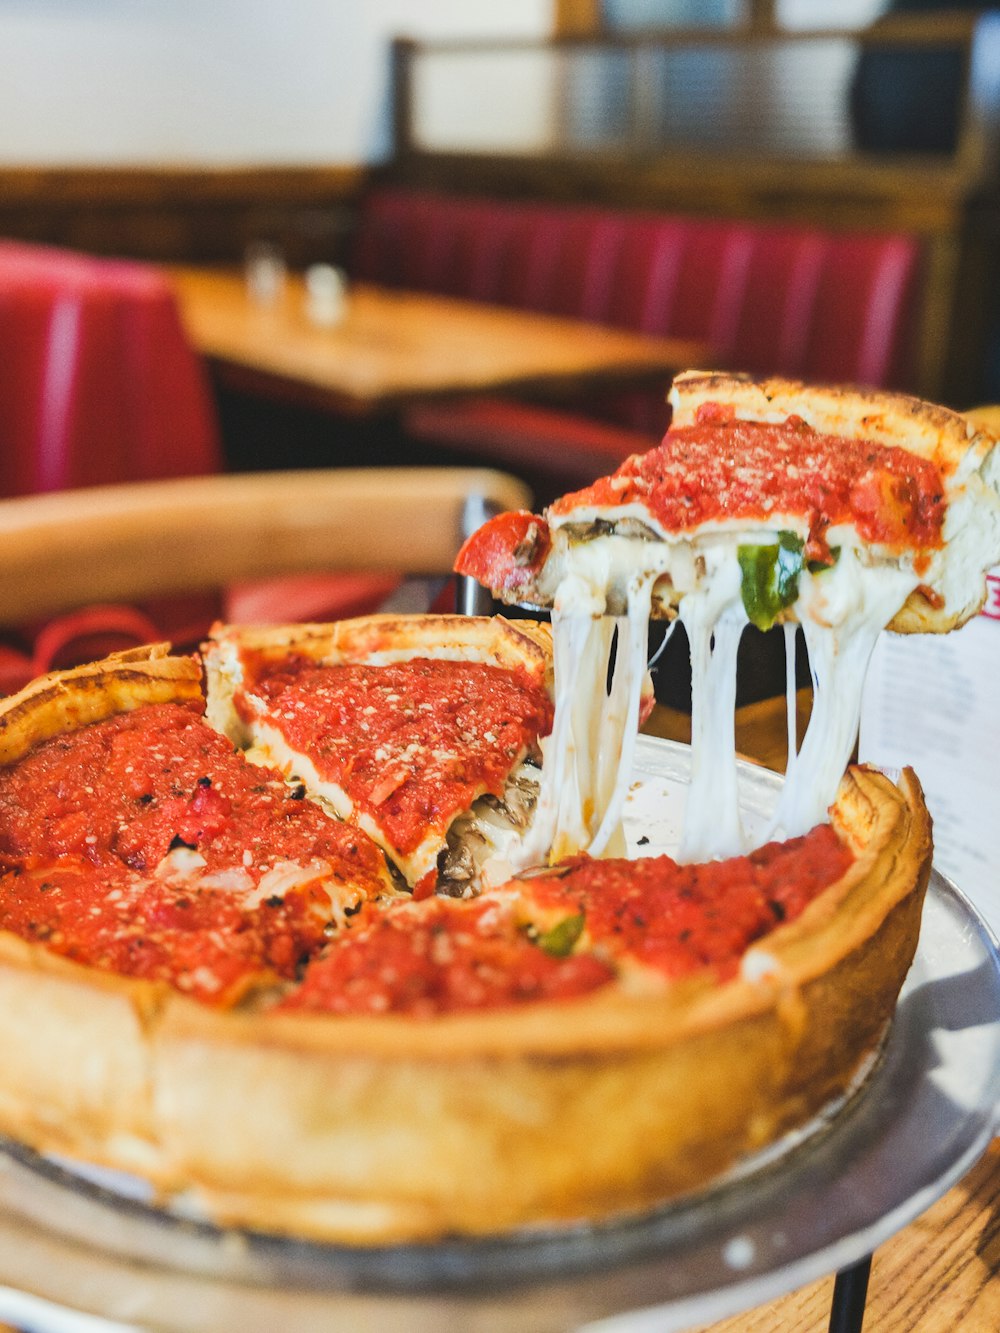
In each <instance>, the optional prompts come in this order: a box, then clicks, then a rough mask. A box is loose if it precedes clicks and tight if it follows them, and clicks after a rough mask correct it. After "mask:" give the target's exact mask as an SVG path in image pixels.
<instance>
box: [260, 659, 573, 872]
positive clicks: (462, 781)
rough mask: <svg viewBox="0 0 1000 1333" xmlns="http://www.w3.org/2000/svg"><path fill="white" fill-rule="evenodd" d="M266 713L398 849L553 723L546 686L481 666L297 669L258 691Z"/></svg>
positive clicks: (505, 769)
mask: <svg viewBox="0 0 1000 1333" xmlns="http://www.w3.org/2000/svg"><path fill="white" fill-rule="evenodd" d="M253 689H254V691H255V692H256V693H257V694H259V695H261V696H263V697H264V698H265V699H266V701H267V706H268V715H267V720H268V721H269V722H270V723H271V724H272V725H273V726H274V727H276V728H277V729H278V730H279V731H280V732H281V734H282V736H283V737H284V739H285V741H286V742H287V744H288V745H289V746H290V747H291V748H292V749H293V750H295V751H297V752H299V753H301V754H304V755H307V756H308V757H309V758H310V759H311V761H312V763H313V765H314V767H315V768H316V770H317V772H318V774H319V776H320V778H322V779H323V780H324V781H328V782H334V783H336V784H337V785H338V786H340V787H341V788H342V789H343V790H344V791H345V792H346V793H347V794H348V796H349V797H350V798H351V800H352V802H353V803H354V805H355V806H356V807H357V808H358V809H359V810H361V811H364V812H365V813H367V814H368V815H370V816H371V817H372V818H373V819H374V820H375V821H376V823H377V824H378V826H379V827H380V828H381V829H382V830H384V832H385V834H386V835H387V837H388V838H389V840H390V841H391V843H392V845H393V846H394V847H396V848H398V849H399V851H400V852H402V853H403V854H407V853H409V852H412V851H414V850H415V849H416V848H417V847H419V846H420V844H421V843H422V842H423V841H424V840H425V838H426V837H427V835H428V834H429V833H437V834H440V833H442V832H443V831H444V830H445V829H446V828H447V826H448V824H449V823H450V822H451V820H452V819H453V818H454V816H455V815H456V814H457V813H458V812H460V811H462V810H466V809H468V807H469V805H470V804H471V803H472V801H473V800H474V799H475V798H476V797H477V796H478V795H480V794H481V793H483V792H490V793H492V794H493V795H494V796H500V795H502V794H503V790H504V786H505V783H506V779H507V776H508V774H509V773H510V770H511V768H512V767H513V766H514V764H515V763H516V762H517V761H518V760H519V759H520V758H522V757H523V756H524V755H525V754H526V753H527V751H528V750H529V749H530V748H531V747H532V746H533V745H534V743H535V741H536V739H537V737H538V736H540V735H545V734H547V732H548V731H549V730H550V729H551V726H552V704H551V701H550V699H549V697H548V694H547V693H546V691H545V689H544V687H543V686H542V685H541V684H538V683H536V682H534V681H532V680H531V679H529V678H528V676H527V675H526V674H524V673H519V672H515V671H507V670H504V669H503V668H500V667H495V666H488V665H486V664H484V663H479V662H451V661H440V660H437V659H433V660H432V659H427V658H418V659H415V660H413V661H408V662H400V663H397V664H394V665H388V666H351V665H345V666H320V667H315V666H313V667H308V666H304V665H300V666H299V668H298V669H297V670H296V669H294V668H293V669H291V670H289V669H281V670H279V671H276V672H274V673H272V674H270V675H266V676H264V678H263V679H261V680H259V681H257V682H256V683H255V684H254V686H253Z"/></svg>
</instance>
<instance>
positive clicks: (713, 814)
mask: <svg viewBox="0 0 1000 1333" xmlns="http://www.w3.org/2000/svg"><path fill="white" fill-rule="evenodd" d="M727 566H729V567H730V568H729V570H727ZM733 567H734V568H735V573H736V592H735V596H733V595H732V594H731V590H730V596H729V597H728V598H724V593H725V589H726V588H727V586H729V585H731V583H732V573H731V572H730V570H731V568H733ZM727 572H729V578H728V579H727V578H726V577H725V575H726V573H727ZM680 617H681V619H682V620H683V621H684V627H685V629H686V630H687V632H688V639H689V641H690V645H691V780H690V785H689V787H688V794H687V806H686V809H685V814H684V830H683V834H682V837H681V845H680V849H679V852H678V859H679V860H681V861H707V860H709V859H710V858H711V857H713V856H738V855H739V854H740V853H742V852H743V851H744V850H745V848H746V837H745V834H744V832H743V824H742V820H741V819H740V806H739V793H738V788H737V767H736V723H735V712H736V653H737V650H738V648H739V643H740V638H741V636H742V634H743V630H744V628H745V626H746V624H747V615H746V611H745V610H744V608H743V602H742V599H741V598H740V595H739V566H738V564H737V563H736V561H735V560H732V561H731V562H728V561H727V562H725V563H722V564H719V565H718V566H717V577H715V578H712V579H706V582H705V586H704V588H703V589H702V590H701V591H699V592H695V593H688V594H687V596H686V597H683V598H682V599H681V604H680ZM713 640H714V643H713Z"/></svg>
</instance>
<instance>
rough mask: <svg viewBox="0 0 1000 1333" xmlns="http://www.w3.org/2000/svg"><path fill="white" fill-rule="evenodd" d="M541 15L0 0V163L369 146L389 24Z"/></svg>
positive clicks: (419, 30)
mask: <svg viewBox="0 0 1000 1333" xmlns="http://www.w3.org/2000/svg"><path fill="white" fill-rule="evenodd" d="M552 21H553V0H0V165H6V166H16V165H18V164H31V165H35V164H45V165H52V166H70V165H89V166H93V165H121V164H135V165H151V164H169V163H174V164H177V165H189V164H190V165H200V164H205V165H215V166H222V165H242V164H248V165H262V164H269V163H270V164H279V163H284V164H320V163H322V164H324V165H329V164H337V163H354V162H366V161H373V160H377V159H378V158H379V157H381V156H383V155H384V153H385V152H386V149H387V146H388V132H389V131H388V120H387V102H386V92H387V79H388V39H389V37H390V36H393V35H397V34H405V35H409V36H414V37H463V36H473V35H480V34H489V35H494V34H497V35H512V36H536V37H541V36H546V35H548V33H549V32H550V31H551V28H552Z"/></svg>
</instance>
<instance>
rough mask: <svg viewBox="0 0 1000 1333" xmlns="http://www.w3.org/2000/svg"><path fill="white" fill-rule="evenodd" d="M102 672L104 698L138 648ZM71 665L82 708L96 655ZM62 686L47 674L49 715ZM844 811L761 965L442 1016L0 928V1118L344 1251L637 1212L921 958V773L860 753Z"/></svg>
mask: <svg viewBox="0 0 1000 1333" xmlns="http://www.w3.org/2000/svg"><path fill="white" fill-rule="evenodd" d="M141 661H142V659H140V662H141ZM178 662H180V663H183V664H185V665H183V666H182V667H178V666H177V665H176V664H177V663H178ZM102 665H103V666H104V667H105V674H106V676H107V681H108V684H109V689H108V690H107V692H106V694H105V696H104V697H105V703H106V706H107V708H108V709H109V710H110V712H113V711H117V709H118V704H119V702H120V699H121V691H122V689H125V690H126V691H129V690H133V689H134V688H135V685H134V681H133V674H132V673H133V670H134V665H135V663H134V661H128V662H124V663H123V662H121V661H120V660H113V661H111V662H109V663H106V664H96V666H97V667H98V668H100V667H101V666H102ZM198 674H199V669H198V666H197V663H195V662H193V661H192V659H169V658H164V657H162V656H155V655H151V656H149V657H148V658H146V659H145V666H144V668H143V670H142V671H140V672H139V680H140V681H142V682H143V683H144V687H145V688H146V689H149V690H151V691H152V692H153V693H154V695H155V696H156V697H159V695H160V693H162V692H163V691H165V690H175V691H177V692H178V693H179V694H180V696H181V697H182V698H186V697H190V691H191V688H192V682H193V681H194V679H195V677H196V675H198ZM73 680H74V686H73V688H78V689H79V690H81V691H82V692H83V694H84V695H85V696H86V698H87V699H88V707H90V708H91V709H93V708H94V707H95V704H94V699H95V698H96V699H97V700H98V701H99V700H100V698H101V697H102V691H101V684H100V680H101V677H100V671H99V670H95V669H94V668H90V669H86V670H84V672H83V673H82V674H81V675H78V676H74V677H73ZM129 682H132V683H131V684H130V683H129ZM69 693H70V694H72V688H71V689H70V691H69ZM58 697H61V696H60V695H58V694H57V695H56V696H54V695H53V693H52V689H51V685H47V686H45V688H39V691H38V693H37V695H36V702H35V707H36V708H37V709H38V710H39V711H40V713H41V715H42V717H43V718H44V717H47V716H48V711H49V710H51V709H52V708H53V707H56V706H57V705H56V704H55V703H54V702H53V700H54V698H58ZM60 706H61V705H60ZM98 711H99V709H98ZM59 715H60V716H61V717H66V716H68V714H67V713H66V711H65V709H63V711H62V712H61V713H60V714H59ZM105 715H108V714H105ZM19 726H20V728H21V730H22V732H23V730H24V728H25V726H26V720H25V715H24V713H23V711H22V713H21V715H20V722H19ZM834 817H835V820H836V821H837V823H838V825H840V826H841V828H842V830H843V831H844V834H845V835H846V836H847V837H849V838H851V839H853V840H854V841H855V842H857V843H858V844H859V845H860V844H867V845H866V850H865V851H864V852H863V854H862V856H861V857H860V858H859V859H858V860H857V861H856V862H855V863H854V865H853V866H852V867H851V868H850V870H849V871H848V873H847V874H846V875H845V876H844V877H843V879H842V880H841V881H838V883H837V884H836V885H833V886H831V887H830V889H828V890H827V891H826V892H825V893H824V894H823V895H821V896H820V898H818V899H817V900H816V901H815V902H814V903H813V904H812V905H811V906H810V907H809V908H808V909H807V910H806V912H805V913H804V914H803V916H802V917H801V918H799V920H798V921H796V922H794V923H792V924H790V925H789V926H783V927H780V928H779V929H778V930H776V931H775V932H774V933H773V934H772V935H771V936H769V937H768V939H767V941H766V944H765V946H764V948H765V950H766V953H767V954H768V955H770V956H771V957H772V958H773V960H774V962H775V964H776V967H775V968H774V969H773V970H772V975H771V976H769V977H764V978H762V979H761V980H758V981H750V980H747V979H745V978H742V977H738V978H736V979H734V980H733V981H731V982H728V983H725V984H723V985H721V986H715V985H706V984H704V983H703V982H699V981H698V980H694V981H692V982H689V983H688V982H685V983H678V984H677V985H675V986H674V987H672V988H670V989H669V990H668V991H665V992H664V993H663V994H662V995H659V996H655V997H652V998H651V997H649V996H647V995H644V996H638V995H637V996H631V995H626V994H623V993H620V992H607V993H597V994H595V995H593V996H590V997H584V998H582V999H580V1000H576V1001H569V1002H564V1003H560V1004H539V1005H531V1006H524V1007H520V1008H513V1009H506V1010H502V1011H495V1012H493V1013H487V1014H466V1015H459V1016H454V1017H442V1018H438V1019H431V1020H428V1019H412V1018H406V1017H404V1016H391V1017H386V1018H372V1019H369V1018H359V1019H343V1018H336V1017H333V1016H322V1015H294V1016H293V1015H290V1014H285V1015H281V1014H266V1015H261V1014H256V1015H254V1014H249V1013H241V1012H230V1013H225V1012H223V1013H220V1012H215V1011H212V1010H210V1009H207V1008H205V1007H203V1006H200V1005H198V1004H197V1003H196V1002H195V1001H192V1000H190V999H188V998H186V997H184V996H182V995H180V994H178V993H176V992H174V991H172V990H170V989H169V988H168V987H167V986H166V985H165V984H164V985H158V984H151V983H149V982H145V981H138V980H134V979H130V978H126V977H121V976H114V975H111V974H107V973H99V972H97V971H96V970H95V969H89V968H86V967H82V966H80V965H78V964H75V963H72V962H69V961H67V960H65V959H61V958H58V957H56V956H54V955H52V954H50V953H48V952H47V951H46V950H44V948H42V946H40V945H32V944H28V943H26V942H25V941H23V940H20V939H17V938H15V937H13V936H10V935H7V934H0V996H5V997H6V998H5V1000H4V1001H3V1002H2V1003H0V1049H2V1050H3V1051H4V1054H5V1074H4V1082H3V1084H2V1085H0V1128H2V1129H3V1130H4V1132H6V1133H8V1134H10V1135H12V1136H13V1137H15V1138H18V1139H20V1140H21V1141H24V1142H26V1143H29V1144H30V1146H32V1147H33V1148H35V1149H37V1150H39V1151H43V1152H46V1151H55V1152H59V1153H62V1154H64V1155H67V1156H71V1157H72V1156H77V1157H80V1158H82V1159H83V1160H87V1161H90V1162H96V1163H98V1164H102V1165H106V1166H111V1167H117V1168H120V1169H124V1170H126V1171H133V1172H137V1173H138V1174H140V1175H142V1176H144V1177H145V1178H147V1179H148V1180H150V1181H152V1182H153V1183H154V1185H155V1186H156V1187H157V1188H159V1189H162V1190H163V1191H165V1192H166V1193H168V1194H169V1193H174V1192H177V1191H184V1192H187V1193H189V1194H193V1197H195V1198H197V1199H200V1201H201V1203H202V1205H203V1206H204V1208H205V1209H206V1211H207V1213H208V1215H209V1216H210V1217H211V1218H212V1219H213V1220H215V1221H217V1222H218V1223H220V1224H222V1225H233V1226H240V1227H250V1228H256V1229H263V1230H268V1229H271V1230H273V1229H277V1230H279V1231H288V1232H290V1233H292V1234H300V1235H303V1236H306V1237H312V1238H314V1239H318V1240H323V1241H335V1242H340V1243H346V1244H361V1245H365V1244H381V1243H389V1242H394V1241H413V1240H427V1239H433V1238H435V1237H440V1236H442V1235H445V1234H452V1233H456V1232H457V1233H461V1234H468V1235H476V1234H495V1233H496V1232H498V1231H505V1230H510V1229H512V1228H517V1227H519V1226H523V1225H538V1224H547V1223H555V1224H558V1223H566V1222H572V1221H577V1220H580V1219H584V1218H586V1219H589V1220H594V1219H599V1218H608V1217H612V1216H615V1215H618V1214H620V1213H623V1212H624V1213H627V1212H629V1211H635V1210H636V1209H642V1208H644V1207H649V1206H652V1205H654V1204H656V1203H659V1202H662V1201H663V1200H664V1199H666V1198H670V1197H672V1196H674V1195H676V1194H678V1193H683V1192H685V1191H688V1190H691V1189H696V1188H699V1187H701V1186H703V1185H704V1184H705V1183H706V1182H707V1181H709V1180H711V1179H712V1178H714V1177H715V1176H717V1175H718V1174H719V1172H721V1171H724V1170H725V1169H726V1168H727V1167H728V1166H730V1165H731V1164H732V1163H733V1162H734V1161H735V1160H737V1159H738V1158H739V1157H740V1156H742V1155H744V1154H745V1153H747V1152H751V1151H753V1150H754V1149H755V1148H758V1147H761V1146H763V1145H764V1144H766V1143H768V1142H771V1141H772V1140H773V1139H775V1138H776V1137H777V1136H779V1135H780V1134H781V1133H783V1132H784V1131H785V1130H786V1129H788V1128H790V1127H793V1126H797V1125H800V1124H802V1123H803V1122H804V1121H806V1120H808V1119H809V1117H810V1116H811V1115H814V1114H816V1113H817V1112H818V1111H820V1110H821V1108H822V1107H824V1106H825V1105H826V1104H828V1103H829V1102H830V1100H831V1099H832V1098H836V1097H837V1096H839V1095H842V1094H843V1093H844V1092H845V1090H846V1089H848V1088H849V1086H850V1085H851V1082H852V1080H853V1079H854V1078H855V1076H856V1074H857V1072H858V1070H859V1068H860V1067H862V1066H863V1065H864V1064H865V1062H866V1061H868V1060H869V1059H870V1058H871V1056H872V1053H873V1052H874V1051H875V1050H876V1049H877V1047H878V1044H879V1042H880V1040H881V1038H882V1035H883V1033H884V1030H885V1028H886V1026H887V1024H888V1022H889V1021H890V1018H891V1014H892V1012H893V1009H894V1006H895V1002H896V997H897V995H898V991H899V988H900V986H901V985H902V982H903V979H904V977H905V975H906V971H907V969H908V967H909V965H910V961H911V960H912V957H913V953H914V951H915V948H916V943H917V936H918V932H919V923H920V909H921V905H922V899H923V894H924V890H925V888H926V884H927V881H928V877H929V871H930V852H929V848H930V839H929V822H928V818H927V814H926V809H925V807H924V806H923V802H922V798H921V795H920V791H919V786H918V784H917V783H916V781H915V779H913V778H912V775H909V774H907V775H904V778H903V780H902V784H901V788H900V789H897V788H895V787H894V786H893V785H892V784H891V783H889V782H888V780H887V779H886V778H884V777H883V776H882V775H880V774H878V773H876V772H874V771H871V770H866V769H859V770H854V771H852V773H851V774H850V776H849V777H848V779H847V780H846V781H845V784H844V786H843V787H842V789H841V794H840V795H839V797H838V801H837V805H836V807H835V813H834ZM873 884H874V889H873V887H872V886H873ZM28 1006H30V1009H31V1012H32V1023H31V1024H30V1025H25V1024H23V1023H21V1024H18V1023H17V1022H16V1015H18V1014H23V1013H24V1012H25V1010H26V1008H27V1007H28ZM833 1013H837V1014H839V1015H840V1021H838V1022H836V1023H832V1022H831V1021H830V1015H831V1014H833ZM67 1032H70V1034H71V1039H70V1040H67ZM81 1034H82V1039H81ZM87 1038H89V1040H88V1039H87ZM53 1052H58V1053H59V1058H58V1059H55V1060H54V1059H53V1058H52V1055H53ZM737 1090H738V1093H739V1095H736V1092H737ZM609 1117H610V1119H609ZM664 1143H667V1144H671V1145H672V1151H668V1152H664V1151H662V1150H661V1149H660V1147H658V1146H657V1145H659V1144H664ZM417 1149H419V1150H418V1151H417Z"/></svg>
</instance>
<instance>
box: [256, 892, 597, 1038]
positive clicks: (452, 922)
mask: <svg viewBox="0 0 1000 1333" xmlns="http://www.w3.org/2000/svg"><path fill="white" fill-rule="evenodd" d="M614 976H615V972H614V969H613V968H612V967H611V965H610V964H609V963H607V962H604V961H602V960H601V959H599V958H597V957H594V956H592V955H586V954H585V955H582V956H580V957H560V956H558V955H557V954H554V953H551V952H546V950H545V949H544V948H541V947H540V946H539V945H538V944H536V943H534V942H532V940H531V939H529V937H528V936H527V934H526V933H525V932H524V931H523V930H522V929H521V928H520V926H519V924H518V922H517V920H516V917H515V915H514V910H513V904H512V902H511V901H505V900H503V899H492V898H479V899H475V900H473V901H456V900H454V899H444V898H435V899H433V900H431V901H428V902H424V903H414V904H412V905H407V904H402V905H399V906H395V907H387V908H380V907H371V908H366V909H365V911H364V912H363V913H362V916H361V918H360V920H359V921H358V922H357V923H356V924H354V925H353V926H352V928H351V930H350V931H347V932H345V933H344V935H343V936H342V937H339V938H338V939H337V940H336V941H334V942H332V943H331V946H330V948H329V949H328V951H327V953H326V954H325V955H324V957H323V958H321V959H318V960H317V961H316V962H314V963H313V964H312V965H311V966H310V968H309V970H308V971H307V973H306V976H305V979H304V980H303V982H302V984H301V985H300V986H298V987H296V988H295V989H294V990H293V991H291V992H290V993H289V995H288V996H287V997H286V998H285V999H284V1000H283V1001H282V1002H281V1004H280V1006H279V1008H280V1009H282V1010H285V1009H295V1010H302V1009H307V1010H314V1011H321V1012H324V1013H333V1014H384V1013H405V1014H410V1015H412V1016H414V1017H430V1016H432V1015H434V1014H449V1013H458V1012H463V1011H468V1010H472V1009H496V1008H501V1007H505V1006H508V1005H512V1004H521V1003H527V1002H531V1001H536V1002H537V1001H541V1000H567V999H572V998H574V997H576V996H579V995H583V994H586V993H587V992H588V991H592V990H594V989H596V988H598V987H600V986H604V985H606V984H607V983H608V982H610V981H612V980H613V978H614Z"/></svg>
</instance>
